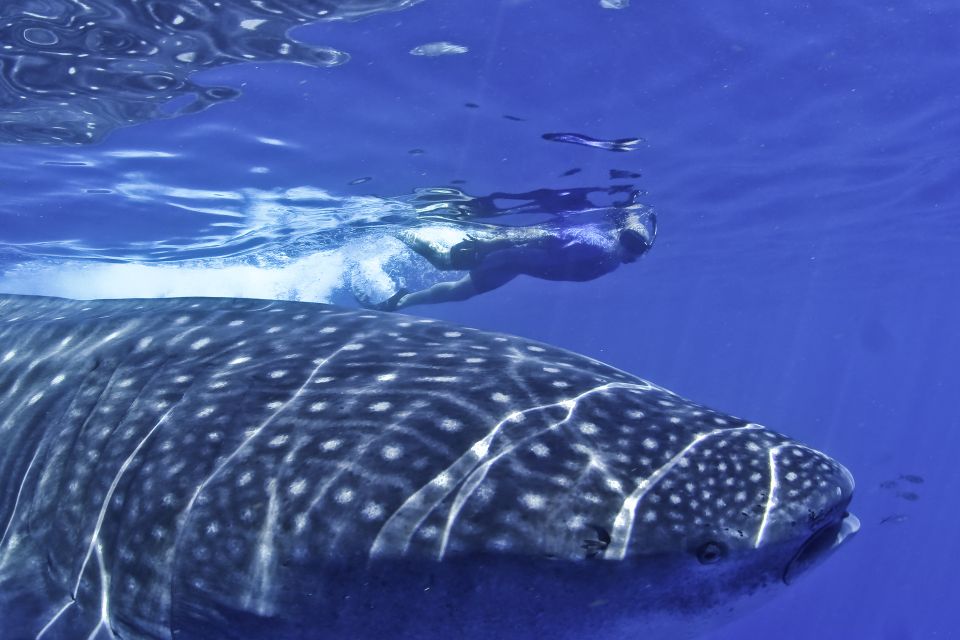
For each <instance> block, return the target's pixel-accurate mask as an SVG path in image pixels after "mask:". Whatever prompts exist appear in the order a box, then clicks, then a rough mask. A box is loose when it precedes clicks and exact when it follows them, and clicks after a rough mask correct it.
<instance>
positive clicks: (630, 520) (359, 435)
mask: <svg viewBox="0 0 960 640" xmlns="http://www.w3.org/2000/svg"><path fill="white" fill-rule="evenodd" d="M853 488H854V482H853V478H852V476H851V474H850V473H849V472H848V471H847V470H846V469H845V468H844V467H843V466H842V465H840V464H839V463H838V462H836V461H834V460H833V459H832V458H830V457H828V456H827V455H825V454H823V453H821V452H819V451H817V450H815V449H813V448H811V447H809V446H807V445H804V444H802V443H800V442H798V441H796V440H792V439H789V438H787V437H785V436H783V435H780V434H778V433H776V432H774V431H771V430H768V429H766V428H765V427H763V426H761V425H759V424H756V423H752V422H749V421H746V420H742V419H739V418H736V417H733V416H730V415H727V414H724V413H721V412H718V411H714V410H712V409H709V408H707V407H704V406H701V405H699V404H696V403H694V402H691V401H688V400H685V399H683V398H681V397H679V396H677V395H675V394H674V393H672V392H670V391H667V390H666V389H663V388H661V387H659V386H657V385H655V384H653V383H650V382H647V381H645V380H643V379H640V378H638V377H635V376H633V375H631V374H629V373H626V372H623V371H621V370H618V369H615V368H613V367H611V366H608V365H605V364H603V363H601V362H598V361H596V360H593V359H591V358H588V357H585V356H581V355H577V354H574V353H571V352H569V351H566V350H563V349H559V348H556V347H553V346H549V345H546V344H542V343H538V342H535V341H531V340H527V339H523V338H518V337H512V336H507V335H500V334H496V333H489V332H484V331H480V330H476V329H471V328H466V327H462V326H456V325H452V324H447V323H444V322H440V321H435V320H431V319H426V318H418V317H413V316H404V315H399V314H388V313H380V312H372V311H362V310H359V311H358V310H350V309H344V308H339V307H335V306H329V305H323V304H313V303H299V302H277V301H265V300H247V299H213V298H194V299H156V300H101V301H79V300H65V299H57V298H43V297H32V296H14V295H0V629H2V630H3V631H2V635H3V637H4V638H16V639H21V638H22V639H30V640H58V639H74V638H77V639H81V640H83V639H87V640H101V639H106V638H123V639H141V638H144V639H163V640H172V639H174V638H177V639H190V640H193V639H201V638H202V639H204V640H211V639H219V638H237V639H239V638H244V639H251V638H252V639H260V638H263V639H267V638H269V639H271V640H285V639H307V638H310V639H334V638H335V639H351V640H356V639H360V640H364V639H372V638H384V637H389V638H448V637H459V638H470V639H479V638H491V637H503V638H532V637H550V638H560V639H573V638H583V637H591V638H610V639H613V638H627V637H636V638H644V639H645V640H649V639H651V638H654V639H656V638H682V637H688V636H690V635H691V634H695V633H698V632H700V631H702V630H703V629H710V628H713V626H715V625H716V624H719V623H720V622H722V621H723V620H726V619H728V618H729V617H731V616H733V615H735V614H737V613H738V612H741V611H745V610H748V609H749V608H750V607H752V606H755V605H756V604H758V603H760V602H762V601H763V600H765V599H766V598H768V597H770V596H772V595H774V594H776V593H777V592H779V591H782V590H784V589H787V588H789V587H788V585H789V584H791V583H793V582H794V580H796V579H797V578H798V577H800V576H801V575H803V574H806V573H807V572H808V570H809V569H810V568H811V567H813V566H815V565H817V564H818V563H820V561H822V560H823V559H824V558H826V557H827V556H829V555H830V554H831V552H832V551H833V550H834V549H836V548H837V547H839V546H840V545H841V544H843V543H844V542H845V541H846V540H847V539H849V538H850V536H851V535H852V534H853V533H855V532H856V530H857V528H858V523H857V520H856V517H855V516H853V515H851V514H850V513H849V512H848V505H849V503H850V500H851V498H852V495H853Z"/></svg>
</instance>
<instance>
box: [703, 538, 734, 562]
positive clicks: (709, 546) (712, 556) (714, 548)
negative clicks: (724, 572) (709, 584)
mask: <svg viewBox="0 0 960 640" xmlns="http://www.w3.org/2000/svg"><path fill="white" fill-rule="evenodd" d="M726 554H727V550H726V548H725V547H724V546H723V545H722V544H720V543H719V542H714V541H712V540H711V541H710V542H705V543H704V544H702V545H700V547H699V548H698V549H697V560H699V561H700V564H713V563H715V562H719V561H720V560H721V559H723V556H725V555H726Z"/></svg>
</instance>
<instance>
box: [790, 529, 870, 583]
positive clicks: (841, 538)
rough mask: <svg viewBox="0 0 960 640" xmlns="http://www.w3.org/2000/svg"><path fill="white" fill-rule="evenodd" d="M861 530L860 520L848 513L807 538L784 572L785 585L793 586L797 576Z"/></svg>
mask: <svg viewBox="0 0 960 640" xmlns="http://www.w3.org/2000/svg"><path fill="white" fill-rule="evenodd" d="M859 530H860V519H859V518H857V516H855V515H853V514H852V513H849V512H846V513H844V514H843V518H841V519H839V520H837V521H835V522H833V523H831V524H828V525H827V526H825V527H823V528H821V529H819V530H818V531H816V532H815V533H814V534H813V535H812V536H810V537H809V538H807V540H806V542H804V543H803V545H802V546H801V547H800V549H799V550H798V551H797V553H796V554H794V556H793V558H791V559H790V562H788V563H787V566H786V568H785V569H784V570H783V582H784V584H791V583H792V582H793V581H794V580H795V579H796V578H797V576H799V575H800V574H802V573H804V572H805V571H806V570H807V569H809V568H811V567H812V566H813V565H815V564H817V563H818V562H820V561H821V560H823V559H824V558H826V557H827V556H828V555H830V553H832V552H833V550H834V549H836V548H837V547H839V546H840V545H841V544H843V543H844V542H845V541H846V540H847V539H849V538H851V537H852V536H853V535H855V534H856V533H857V531H859Z"/></svg>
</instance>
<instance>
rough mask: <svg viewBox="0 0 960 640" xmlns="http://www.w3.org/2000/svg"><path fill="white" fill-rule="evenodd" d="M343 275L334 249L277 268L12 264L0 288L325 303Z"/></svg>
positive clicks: (70, 294)
mask: <svg viewBox="0 0 960 640" xmlns="http://www.w3.org/2000/svg"><path fill="white" fill-rule="evenodd" d="M344 273H345V265H344V258H343V255H342V254H339V253H334V252H324V253H316V254H313V255H309V256H305V257H303V258H300V259H298V260H295V261H293V262H290V263H288V264H285V265H281V266H256V265H249V264H223V263H221V264H217V263H184V264H177V265H173V264H152V265H151V264H136V263H108V264H103V263H100V264H96V263H91V262H86V261H79V260H75V261H63V262H49V263H47V262H44V263H34V264H26V265H21V266H19V267H15V268H14V269H12V270H11V271H8V272H7V273H5V274H3V276H2V277H0V290H2V291H4V292H6V293H22V294H32V295H48V296H61V297H66V298H79V299H97V298H165V297H180V296H200V297H240V298H264V299H295V300H304V301H310V302H326V301H329V300H330V298H331V294H332V293H333V291H334V290H335V289H336V288H337V287H339V286H341V284H342V282H343V280H344Z"/></svg>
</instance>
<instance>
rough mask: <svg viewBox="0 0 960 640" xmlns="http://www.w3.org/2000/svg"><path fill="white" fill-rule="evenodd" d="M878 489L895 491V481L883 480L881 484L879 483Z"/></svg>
mask: <svg viewBox="0 0 960 640" xmlns="http://www.w3.org/2000/svg"><path fill="white" fill-rule="evenodd" d="M880 488H881V489H888V490H889V489H896V488H897V481H896V480H884V481H883V482H881V483H880Z"/></svg>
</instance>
